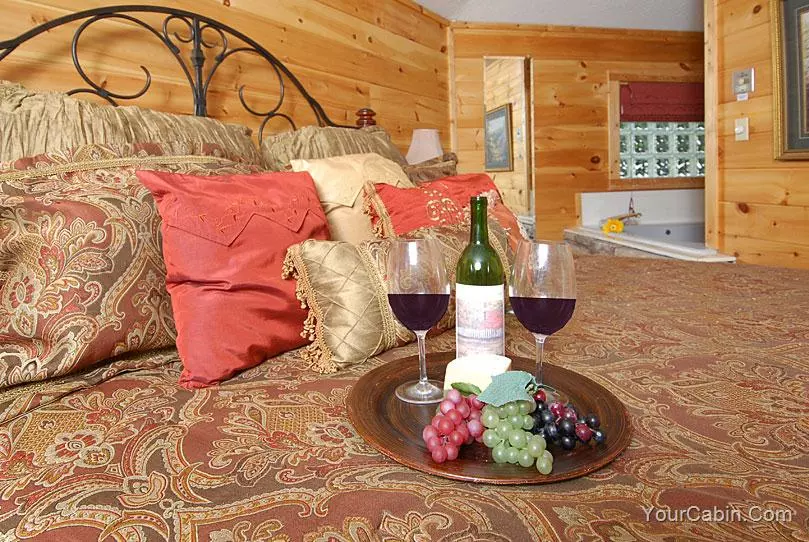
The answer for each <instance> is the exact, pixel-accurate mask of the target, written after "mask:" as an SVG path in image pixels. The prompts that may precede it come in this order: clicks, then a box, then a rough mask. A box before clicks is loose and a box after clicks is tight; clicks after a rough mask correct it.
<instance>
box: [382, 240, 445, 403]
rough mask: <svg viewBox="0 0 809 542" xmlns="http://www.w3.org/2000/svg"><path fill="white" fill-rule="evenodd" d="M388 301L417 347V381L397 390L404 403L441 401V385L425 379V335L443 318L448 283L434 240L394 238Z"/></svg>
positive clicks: (390, 259) (442, 396) (390, 260)
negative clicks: (415, 341) (414, 338)
mask: <svg viewBox="0 0 809 542" xmlns="http://www.w3.org/2000/svg"><path fill="white" fill-rule="evenodd" d="M386 270H387V281H386V282H387V288H388V302H389V303H390V306H391V309H392V310H393V314H394V315H395V316H396V318H397V319H398V320H399V321H400V322H401V323H402V325H404V326H405V327H406V328H408V329H409V330H410V331H412V332H413V333H415V335H416V340H417V341H418V347H419V379H418V380H416V381H410V382H403V383H402V384H400V385H399V386H397V387H396V391H395V394H396V397H398V398H399V399H400V400H402V401H404V402H406V403H414V404H420V405H424V404H428V403H438V402H440V401H441V400H442V399H443V398H444V390H443V389H442V386H441V382H438V381H435V380H430V379H429V378H427V348H426V345H425V337H426V336H427V332H428V331H429V330H430V328H431V327H433V326H434V325H435V324H437V323H438V321H439V320H440V319H441V317H442V316H444V313H445V312H446V311H447V306H448V305H449V296H450V284H449V278H448V276H447V272H446V268H445V264H444V253H443V251H442V248H441V244H440V243H439V242H438V240H436V239H417V240H408V239H394V240H391V246H390V249H389V251H388V255H387V264H386Z"/></svg>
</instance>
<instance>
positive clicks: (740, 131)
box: [733, 117, 750, 141]
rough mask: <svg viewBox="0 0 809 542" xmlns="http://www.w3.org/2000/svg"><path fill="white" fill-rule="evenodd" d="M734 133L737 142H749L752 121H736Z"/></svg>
mask: <svg viewBox="0 0 809 542" xmlns="http://www.w3.org/2000/svg"><path fill="white" fill-rule="evenodd" d="M733 132H734V134H735V135H736V141H748V140H749V139H750V119H748V118H747V117H742V118H740V119H736V125H735V126H734V129H733Z"/></svg>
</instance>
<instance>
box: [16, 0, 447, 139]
mask: <svg viewBox="0 0 809 542" xmlns="http://www.w3.org/2000/svg"><path fill="white" fill-rule="evenodd" d="M113 3H114V2H113ZM139 3H150V4H155V5H164V6H165V5H167V2H165V0H163V1H160V0H141V1H140V2H139ZM110 4H111V2H110V1H109V0H5V1H4V2H3V7H2V9H1V10H0V12H2V15H3V28H2V30H0V39H7V38H11V37H14V36H16V35H18V34H19V33H22V32H23V31H25V30H28V29H29V28H31V27H33V26H35V25H37V24H40V23H42V22H45V21H47V20H49V19H52V18H55V17H58V16H61V15H65V14H67V13H70V12H73V11H78V10H81V9H89V8H95V7H101V6H104V5H110ZM170 4H171V5H172V6H173V7H176V8H180V9H187V10H190V11H196V12H199V13H202V14H203V15H207V16H209V17H211V18H214V19H216V20H219V21H222V22H224V23H225V24H228V25H230V26H232V27H234V28H236V29H237V30H239V31H241V32H242V33H244V34H246V35H247V36H249V37H251V38H253V39H255V40H256V41H258V42H259V43H261V44H262V45H263V46H264V47H266V48H267V49H268V50H269V51H270V52H271V53H273V54H274V55H275V56H276V57H278V58H279V59H280V60H281V61H282V62H284V63H286V65H287V67H288V68H289V69H290V70H291V71H292V72H293V73H294V74H295V75H296V76H297V77H298V78H299V79H300V80H301V81H302V82H303V84H304V86H305V87H306V88H307V89H308V91H309V92H310V93H311V94H312V95H313V96H314V97H315V99H317V100H318V101H320V103H321V104H322V105H323V106H324V108H325V109H326V112H327V114H328V115H329V116H330V117H331V118H332V119H333V120H334V121H336V122H339V123H348V124H352V125H353V124H354V120H355V116H354V112H355V111H356V110H357V109H359V108H361V107H371V108H373V109H374V110H375V111H376V112H377V113H378V115H377V119H378V121H379V123H380V124H381V125H383V126H384V127H385V128H386V129H387V130H388V131H389V132H391V135H392V136H393V139H394V141H395V142H396V143H397V144H398V145H399V146H400V147H401V148H402V149H403V150H407V146H408V145H409V143H410V136H411V133H412V130H413V129H414V128H438V129H440V130H441V132H442V135H443V137H444V139H445V145H446V147H447V148H449V133H448V131H449V130H448V127H449V92H448V72H447V68H448V66H447V65H448V55H447V31H446V26H447V21H446V20H444V19H442V18H441V17H439V16H437V15H434V14H432V13H430V12H427V11H426V10H424V9H423V8H421V7H420V6H419V5H417V4H415V3H413V2H411V1H410V0H387V1H385V2H376V1H373V0H317V1H314V0H282V1H277V2H266V1H264V0H172V2H170ZM151 20H154V21H156V22H157V21H161V20H162V18H160V19H158V18H154V19H151ZM77 26H78V25H75V24H74V25H71V27H70V29H69V30H68V29H66V28H61V29H54V30H52V31H50V32H48V33H46V34H43V35H41V36H39V37H38V38H35V39H34V40H32V41H31V42H29V43H28V44H27V45H25V46H23V47H21V48H20V49H18V50H17V51H15V52H14V53H13V54H12V55H11V56H9V57H8V58H7V59H6V60H4V61H3V62H2V63H0V79H10V80H18V81H20V82H23V83H25V84H27V85H28V86H30V87H32V88H40V89H52V90H67V89H70V88H73V87H74V86H78V85H79V84H80V83H81V80H80V78H79V77H78V75H77V74H76V72H75V70H74V69H73V66H72V63H71V61H70V56H69V44H70V38H71V36H72V32H73V31H74V30H75V28H77ZM176 28H177V30H181V26H180V25H179V24H178V25H177V26H176ZM211 37H212V36H211ZM79 56H80V58H81V60H82V63H83V66H84V67H85V68H86V70H87V72H88V73H89V74H90V75H91V77H98V78H99V81H101V82H102V83H103V85H105V86H106V87H107V88H109V89H110V90H116V91H122V92H132V91H134V90H136V89H138V88H140V87H141V86H142V84H143V80H144V77H143V73H142V72H141V71H140V68H139V67H138V66H139V65H140V64H144V65H146V66H147V67H148V68H149V69H150V70H151V72H152V76H153V83H152V90H150V91H149V92H148V93H147V94H146V95H145V96H143V97H142V98H140V99H139V100H138V101H137V102H136V103H137V104H138V105H142V106H144V107H151V108H154V109H159V110H163V111H170V112H179V113H191V112H192V111H193V109H192V105H191V104H192V102H191V94H190V92H189V90H188V84H187V82H186V81H185V80H184V76H183V75H182V73H181V71H180V70H179V68H178V67H177V65H176V63H175V60H174V58H173V57H172V56H171V54H169V53H168V51H167V49H166V48H165V47H164V46H163V45H162V44H160V43H159V42H158V41H157V39H156V38H153V37H151V36H149V35H148V34H144V31H143V30H140V29H137V28H136V27H134V26H133V25H132V24H131V23H126V22H123V21H118V22H108V21H102V22H100V23H98V24H97V25H94V26H93V29H91V30H88V31H87V33H86V34H85V37H84V38H83V39H82V41H81V43H80V46H79ZM274 81H275V75H274V73H273V72H272V70H271V69H268V66H267V65H266V64H265V63H263V61H261V60H260V59H258V57H256V56H255V55H239V56H238V58H237V57H233V58H231V59H229V60H228V61H227V62H226V63H224V64H223V65H222V67H221V69H220V71H219V72H217V75H216V77H215V78H214V80H213V83H212V85H211V90H210V97H209V100H210V102H209V115H210V116H212V117H215V118H220V119H224V120H228V121H233V122H242V123H245V124H248V125H250V126H256V125H257V123H256V120H255V118H254V117H251V116H250V115H249V114H248V113H246V112H245V111H244V110H243V108H242V106H241V104H240V103H239V101H238V95H237V92H236V91H237V89H238V88H239V87H240V86H241V85H246V89H245V90H246V92H245V94H246V97H247V100H248V102H249V103H250V104H251V105H252V106H253V107H254V108H255V109H263V110H268V109H270V108H271V107H272V106H273V105H274V103H275V101H276V100H277V96H278V90H277V85H276V83H274ZM289 90H290V89H289V85H287V91H288V94H290V95H289V96H288V97H287V98H286V100H289V102H288V103H287V102H286V100H285V103H287V106H286V108H285V109H283V111H284V112H287V113H289V114H290V115H291V116H292V117H293V118H294V119H295V120H296V122H297V123H298V124H299V125H303V124H308V123H311V122H312V116H311V114H310V112H309V109H308V105H306V104H305V102H304V101H303V100H302V98H300V97H299V96H298V97H295V96H293V95H291V94H294V93H289ZM273 128H274V129H275V130H276V131H277V130H280V129H288V127H287V126H286V125H284V124H283V123H282V124H279V125H277V126H274V127H273Z"/></svg>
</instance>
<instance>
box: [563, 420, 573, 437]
mask: <svg viewBox="0 0 809 542" xmlns="http://www.w3.org/2000/svg"><path fill="white" fill-rule="evenodd" d="M559 432H560V433H561V434H562V435H563V436H569V437H572V436H575V434H576V426H575V425H574V423H573V422H571V421H570V420H568V419H564V420H562V421H560V422H559Z"/></svg>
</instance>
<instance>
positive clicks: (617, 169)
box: [607, 71, 705, 191]
mask: <svg viewBox="0 0 809 542" xmlns="http://www.w3.org/2000/svg"><path fill="white" fill-rule="evenodd" d="M608 79H609V81H608V84H609V93H608V104H607V110H608V113H609V121H608V126H609V149H608V152H609V163H610V171H609V185H608V190H615V191H620V190H665V189H673V188H704V187H705V178H704V177H671V178H659V177H653V178H648V179H622V178H621V82H622V81H649V82H654V81H666V82H683V83H696V82H702V81H703V77H702V74H701V73H699V74H681V75H671V74H655V73H647V72H641V71H639V72H635V73H633V72H626V71H621V72H612V71H610V72H609V73H608Z"/></svg>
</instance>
